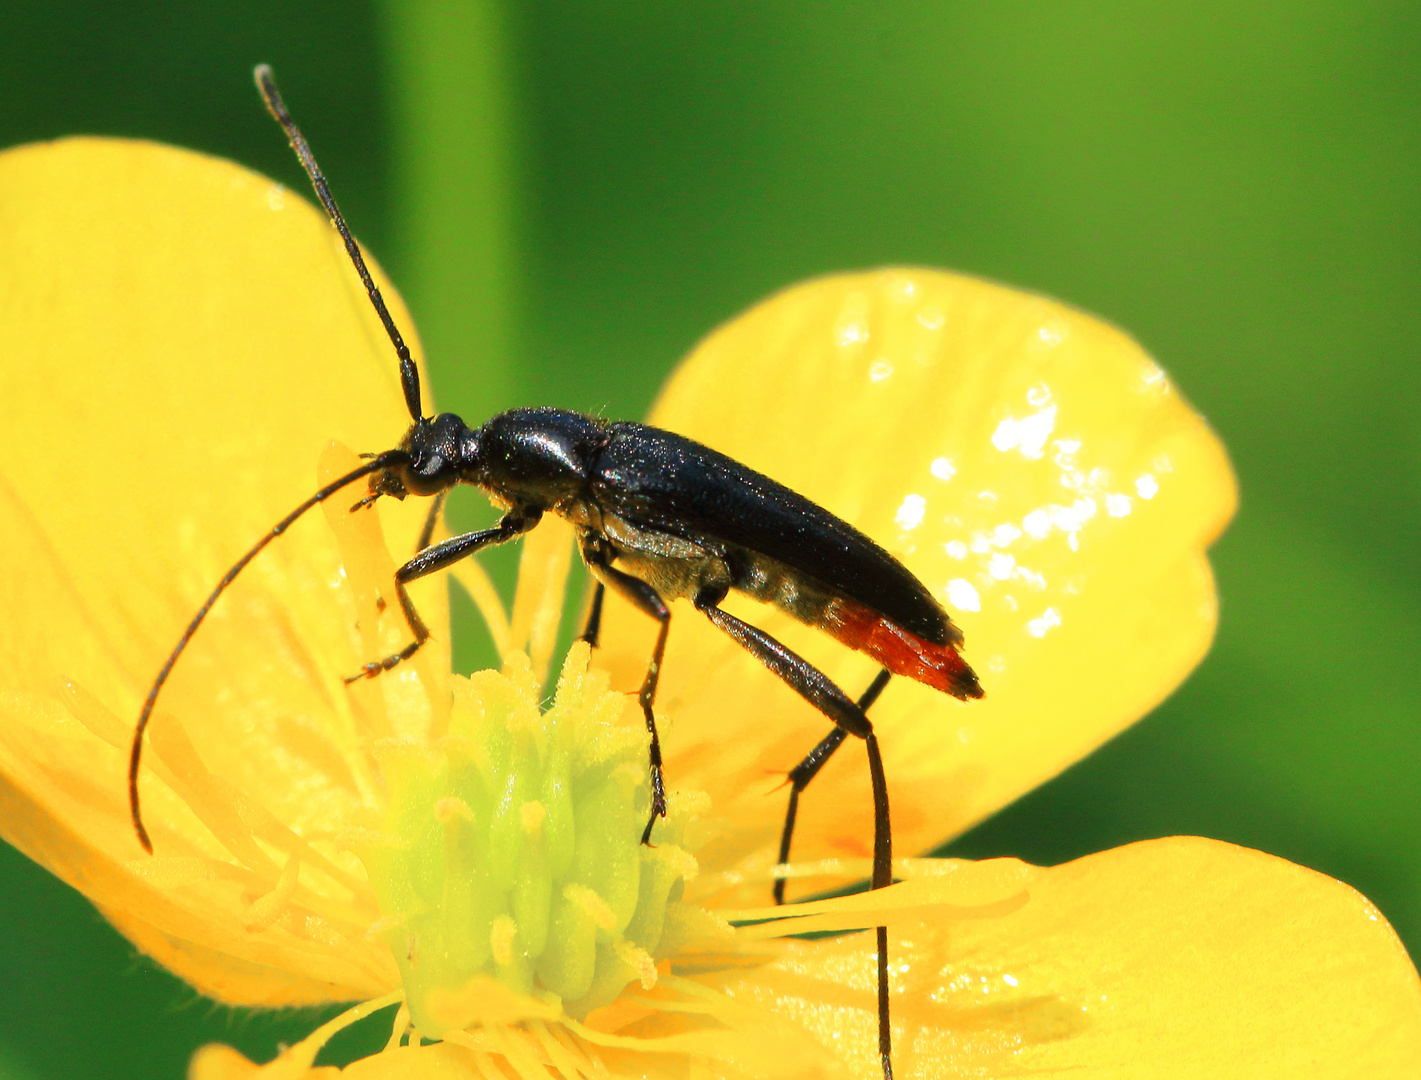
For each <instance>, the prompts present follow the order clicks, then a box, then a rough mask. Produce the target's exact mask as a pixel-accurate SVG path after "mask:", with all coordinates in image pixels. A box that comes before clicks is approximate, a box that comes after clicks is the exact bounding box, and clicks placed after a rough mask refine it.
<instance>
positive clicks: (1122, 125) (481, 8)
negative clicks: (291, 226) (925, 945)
mask: <svg viewBox="0 0 1421 1080" xmlns="http://www.w3.org/2000/svg"><path fill="white" fill-rule="evenodd" d="M0 28H3V34H0V88H2V90H3V92H0V100H2V101H3V108H0V144H12V143H18V142H24V141H29V140H34V139H43V138H49V137H52V136H56V135H61V134H67V133H76V132H89V133H102V134H113V135H128V136H142V137H145V138H153V139H161V140H164V141H167V142H172V143H177V144H180V145H184V146H189V147H193V148H196V149H200V150H205V151H209V152H212V153H215V154H220V155H223V156H226V157H230V158H233V159H236V160H237V161H240V162H244V163H246V164H248V165H250V166H252V167H254V168H256V169H259V170H261V171H263V172H265V173H268V174H271V175H274V176H276V177H278V178H280V179H282V180H283V181H285V182H287V183H288V184H290V185H291V186H292V187H295V188H297V189H299V190H305V188H304V183H303V181H302V179H301V177H300V174H299V173H298V172H297V171H296V169H295V166H294V162H293V161H292V159H291V155H290V153H289V151H288V150H287V148H286V146H285V144H284V142H283V140H282V139H281V138H280V136H279V134H278V133H277V131H276V130H275V128H274V126H273V125H272V124H271V122H270V121H269V120H268V119H267V117H266V115H265V113H264V112H263V110H262V109H261V107H260V105H259V102H258V101H257V98H256V95H255V93H254V91H253V89H252V86H251V81H250V70H251V67H252V65H253V64H254V63H255V62H257V61H259V60H266V61H269V62H271V63H272V64H274V65H275V66H276V69H277V73H278V75H279V76H280V78H281V80H282V84H283V87H284V89H285V91H286V93H287V96H288V98H289V99H290V100H291V103H292V105H293V108H294V109H295V111H296V114H297V116H298V118H299V119H300V121H301V122H302V124H303V125H304V127H305V128H306V130H307V132H308V134H309V135H310V137H311V139H312V142H313V144H314V146H315V148H316V150H317V153H318V154H319V155H320V158H321V161H322V164H323V166H324V167H325V169H326V171H327V172H328V173H329V174H330V175H331V176H332V177H333V178H334V183H335V185H336V190H337V193H338V195H339V197H340V199H341V202H342V204H343V206H344V207H345V209H346V211H347V214H348V216H349V217H350V218H351V220H352V223H353V225H354V227H355V230H356V231H357V232H358V233H359V234H360V235H361V236H362V238H363V239H364V240H365V242H366V243H367V244H368V245H369V246H370V247H371V248H372V249H373V250H374V251H375V253H376V254H377V255H378V256H379V257H380V258H381V259H382V260H383V261H384V263H385V265H386V266H387V268H388V269H389V270H390V271H391V272H392V274H393V276H394V278H395V280H396V281H397V282H399V283H400V284H401V286H402V288H403V290H404V292H405V295H406V296H407V298H408V299H409V301H410V303H411V306H412V307H413V309H414V311H415V314H416V316H417V318H418V320H419V323H420V328H421V331H422V334H423V336H424V340H425V343H426V345H427V346H428V348H429V352H430V368H431V370H432V372H433V380H434V384H435V388H436V391H437V393H438V396H439V403H440V405H441V406H443V407H446V408H453V409H456V410H458V411H460V412H462V413H464V414H465V415H466V416H467V417H470V418H478V417H481V416H483V415H485V414H486V413H487V412H489V411H490V410H491V409H493V408H495V407H498V406H503V405H509V404H514V403H523V404H557V405H566V406H574V407H581V408H587V409H597V410H602V411H604V412H605V413H607V414H609V415H621V416H629V417H635V416H638V415H640V414H641V413H642V412H643V411H644V410H645V408H646V407H647V405H648V404H649V402H650V400H651V397H652V395H653V393H654V391H655V389H656V386H657V384H658V382H659V380H660V378H661V376H662V374H663V373H664V372H665V371H666V370H667V369H668V368H669V367H670V365H671V364H672V363H673V362H674V361H675V359H676V358H677V357H678V356H679V355H681V354H682V353H683V352H684V351H685V350H686V349H687V348H688V347H689V346H690V345H691V344H692V343H693V342H694V341H695V340H696V339H697V338H698V337H699V336H700V335H702V334H703V333H705V332H706V331H707V330H708V329H710V328H711V327H712V326H714V325H715V324H717V323H718V322H720V321H722V320H724V319H726V318H727V317H729V316H731V315H733V314H734V313H735V312H737V311H738V310H740V309H741V308H743V307H745V306H746V305H748V304H749V303H751V302H752V301H754V300H756V299H757V298H760V297H762V296H764V295H766V294H767V293H769V292H770V291H772V290H774V289H777V288H779V287H781V286H783V285H785V284H787V283H789V282H792V281H795V280H798V279H800V278H803V277H806V276H808V275H812V274H818V273H822V272H826V271H831V270H840V269H848V268H855V267H864V266H870V265H874V264H880V263H888V262H896V263H923V264H931V265H939V266H947V267H955V268H959V269H963V270H967V271H970V272H973V273H977V274H981V275H985V276H988V277H992V278H996V279H999V280H1002V281H1005V282H1009V283H1013V284H1017V285H1021V286H1025V287H1027V288H1030V289H1035V290H1039V291H1042V292H1046V293H1050V294H1053V295H1055V296H1058V297H1060V298H1062V299H1065V300H1067V301H1070V302H1072V303H1074V304H1077V305H1079V306H1081V307H1084V308H1087V309H1089V310H1092V311H1095V312H1097V313H1099V314H1101V315H1103V316H1105V317H1106V318H1108V319H1110V320H1112V321H1114V322H1116V323H1118V324H1120V325H1122V326H1124V327H1126V328H1127V329H1129V330H1130V331H1131V332H1133V333H1134V334H1135V335H1136V336H1137V337H1138V338H1139V339H1140V340H1141V341H1142V342H1143V343H1144V344H1145V346H1146V347H1147V348H1149V349H1150V350H1151V351H1152V352H1154V353H1155V354H1156V356H1158V358H1159V359H1160V360H1161V362H1162V363H1164V364H1165V366H1166V367H1167V368H1168V369H1169V370H1170V371H1171V372H1172V373H1173V374H1174V376H1175V377H1176V379H1177V381H1178V383H1179V384H1180V385H1181V387H1182V388H1183V390H1184V392H1185V393H1186V394H1187V395H1188V396H1189V397H1190V398H1191V399H1192V400H1193V402H1194V403H1195V404H1196V405H1197V406H1198V407H1199V408H1200V409H1201V410H1202V411H1203V412H1204V413H1206V414H1207V415H1208V416H1209V418H1210V419H1211V421H1212V422H1213V424H1214V425H1215V426H1216V427H1217V429H1218V430H1219V431H1220V432H1221V433H1222V435H1223V437H1224V439H1225V440H1226V441H1227V443H1228V445H1229V448H1230V451H1231V453H1232V454H1233V458H1234V461H1235V463H1236V465H1237V468H1238V472H1239V476H1240V480H1241V486H1242V491H1243V508H1242V511H1241V513H1240V515H1239V518H1238V520H1237V521H1236V522H1235V524H1234V525H1233V527H1232V528H1231V529H1230V531H1229V533H1228V534H1227V535H1226V537H1225V538H1224V539H1223V541H1222V542H1221V543H1220V544H1219V546H1218V548H1217V549H1216V566H1217V569H1218V575H1219V581H1220V588H1221V592H1222V597H1223V621H1222V626H1221V629H1220V633H1219V639H1218V643H1217V645H1216V646H1215V648H1214V651H1213V653H1212V655H1211V656H1210V657H1209V659H1208V660H1207V661H1206V662H1205V664H1204V665H1203V667H1202V668H1200V670H1199V671H1198V672H1197V673H1196V674H1195V676H1194V677H1193V678H1192V679H1191V680H1190V681H1189V683H1188V684H1187V685H1186V686H1185V687H1184V688H1183V689H1182V690H1180V691H1179V692H1178V693H1177V694H1176V695H1175V696H1174V698H1173V699H1171V700H1170V701H1169V702H1168V703H1167V704H1165V705H1164V706H1163V707H1162V708H1161V709H1159V710H1158V711H1157V712H1156V713H1155V714H1154V715H1152V716H1151V717H1149V718H1148V719H1146V720H1145V721H1144V722H1143V723H1141V724H1140V725H1139V726H1138V727H1136V728H1135V729H1133V730H1132V731H1131V732H1129V733H1127V734H1126V735H1124V736H1123V737H1121V738H1120V739H1118V740H1116V741H1115V742H1113V743H1112V744H1110V745H1109V746H1107V747H1105V748H1104V749H1103V750H1101V751H1100V752H1098V753H1097V754H1095V755H1094V756H1093V757H1091V758H1090V759H1088V760H1087V761H1084V762H1082V763H1081V764H1079V765H1078V766H1076V767H1075V768H1074V769H1072V770H1070V771H1069V772H1067V773H1066V774H1065V775H1064V776H1062V777H1060V778H1059V779H1057V780H1056V781H1055V782H1053V783H1051V784H1049V785H1047V786H1046V787H1044V788H1042V789H1040V790H1038V791H1036V792H1034V793H1033V794H1031V795H1029V796H1027V797H1026V798H1025V799H1023V800H1022V801H1021V802H1020V803H1018V804H1017V805H1015V806H1013V807H1011V808H1009V809H1008V810H1006V811H1005V812H1003V813H1002V814H1001V815H999V816H998V817H997V818H996V819H994V820H992V821H990V822H988V823H987V824H985V825H983V826H982V827H981V828H979V829H977V830H976V831H975V832H973V833H972V834H970V835H968V836H966V837H964V838H962V839H961V840H960V841H958V842H957V843H956V844H955V845H953V847H952V848H951V849H950V850H951V851H952V852H953V853H955V854H963V855H971V856H986V855H997V854H1012V855H1018V856H1021V857H1023V858H1026V859H1029V860H1032V861H1036V862H1043V863H1053V862H1060V861H1063V860H1066V859H1070V858H1073V857H1075V856H1078V855H1082V854H1085V853H1087V852H1091V851H1095V850H1098V849H1101V848H1107V847H1111V846H1114V845H1117V844H1121V843H1125V842H1128V841H1131V840H1136V839H1140V838H1143V837H1152V836H1160V835H1167V834H1172V833H1199V834H1204V835H1207V836H1214V837H1219V838H1222V839H1226V840H1231V841H1234V842H1237V843H1241V844H1247V845H1250V846H1253V847H1258V848H1262V849H1264V850H1266V851H1270V852H1273V853H1275V854H1278V855H1281V856H1284V857H1286V858H1289V859H1292V860H1294V861H1297V862H1300V863H1305V864H1307V865H1309V866H1312V867H1316V868H1317V869H1319V870H1322V871H1324V872H1326V873H1328V874H1332V875H1334V876H1336V877H1339V878H1341V879H1342V880H1344V881H1347V882H1350V883H1351V884H1353V885H1355V886H1356V887H1357V888H1359V889H1361V890H1362V891H1363V892H1365V893H1366V894H1367V895H1368V896H1370V897H1371V898H1372V899H1373V900H1374V901H1375V902H1376V903H1377V904H1378V905H1379V906H1380V907H1381V909H1382V911H1383V912H1384V913H1385V914H1386V915H1387V916H1388V917H1389V918H1390V919H1391V920H1392V922H1393V923H1394V924H1395V926H1396V927H1397V929H1398V931H1399V932H1400V933H1401V935H1402V936H1403V938H1404V939H1406V940H1407V941H1408V943H1409V945H1410V947H1411V949H1412V951H1413V953H1415V951H1416V949H1417V948H1418V945H1421V786H1418V773H1421V725H1418V722H1417V721H1418V716H1417V714H1418V704H1421V664H1418V660H1417V658H1418V655H1421V565H1418V559H1417V556H1418V553H1419V552H1421V509H1418V496H1421V431H1418V425H1417V422H1416V414H1417V410H1418V407H1421V367H1419V366H1418V355H1417V315H1418V312H1417V308H1418V299H1421V289H1418V286H1421V175H1418V173H1421V7H1418V6H1417V5H1415V4H1414V3H1403V2H1398V0H1360V2H1359V0H1333V2H1312V3H1285V2H1273V3H1269V2H1260V0H1228V2H1222V0H1203V2H1198V3H1193V4H1190V5H1139V4H1132V3H1125V2H1095V3H1021V2H997V3H992V4H980V3H966V2H950V3H949V2H944V0H936V2H930V0H913V2H904V0H899V2H893V3H882V2H880V3H869V2H867V0H864V2H860V0H852V2H850V0H838V2H829V0H815V2H806V0H775V2H768V3H767V2H761V3H754V4H750V3H736V2H728V0H612V2H607V3H603V4H587V3H574V2H568V0H529V2H526V3H523V4H512V3H508V4H498V3H490V2H488V0H477V2H475V0H468V2H465V3H455V2H452V0H448V2H442V3H429V2H425V0H410V2H407V3H396V2H395V0H386V3H385V4H384V5H381V4H378V3H377V4H374V5H373V6H372V5H371V4H370V3H364V2H352V0H344V2H339V3H337V2H334V0H302V2H289V3H237V2H233V0H206V2H202V3H198V2H189V3H179V2H175V0H166V2H163V0H152V2H146V3H142V4H137V3H114V2H113V0H44V2H42V3H41V2H36V0H7V2H6V4H5V6H4V13H3V16H0ZM0 255H3V253H0ZM21 359H22V358H11V359H10V360H9V361H7V362H11V363H13V362H20V360H21ZM455 513H456V516H460V517H464V518H467V519H471V518H472V516H473V515H475V514H476V510H475V509H474V508H473V506H472V504H470V505H467V506H461V507H457V508H456V510H455ZM460 647H461V653H462V655H463V656H464V657H465V659H466V660H467V659H469V658H471V657H474V656H475V655H476V654H477V652H478V651H479V649H480V645H479V642H478V641H477V639H476V635H471V636H470V637H469V638H468V639H467V641H466V642H461V646H460ZM1082 675H1083V676H1084V677H1091V675H1092V673H1089V672H1083V673H1082ZM1098 677H1099V678H1109V677H1110V671H1109V669H1108V666H1107V667H1103V669H1102V671H1101V672H1099V673H1098ZM328 1014H329V1013H326V1014H319V1015H328ZM316 1015H317V1014H307V1015H291V1014H283V1015H277V1016H272V1015H260V1016H252V1015H248V1014H243V1013H234V1012H232V1011H229V1010H224V1009H220V1008H217V1007H215V1006H213V1005H212V1004H211V1003H209V1002H206V1001H203V1000H201V999H197V998H195V997H194V995H192V994H191V992H190V991H187V990H186V989H184V988H183V987H182V986H181V984H179V983H177V982H176V981H175V980H173V979H172V978H170V977H169V976H167V975H165V974H164V973H162V972H160V971H158V970H156V969H154V968H153V967H152V966H151V965H150V964H148V963H146V962H145V961H143V960H141V959H139V958H136V957H135V956H134V954H133V951H132V949H131V948H129V947H128V946H127V944H126V943H125V942H123V941H122V939H120V938H118V936H117V935H116V934H114V933H113V932H112V931H111V930H109V929H108V927H107V926H106V924H104V923H103V922H102V920H100V919H99V918H98V916H97V915H96V914H95V913H94V911H93V909H92V908H90V907H89V905H88V904H87V902H86V901H84V900H82V899H81V898H80V897H78V896H77V895H75V894H73V893H71V892H70V891H69V890H67V889H66V888H65V887H63V886H60V885H59V884H57V883H56V882H55V881H54V880H52V879H50V878H49V877H48V876H47V875H46V874H45V873H44V872H43V871H40V870H38V869H37V868H35V867H34V866H32V865H31V864H29V863H28V862H27V861H26V860H25V859H24V858H23V857H21V856H19V855H18V854H16V853H15V852H14V851H12V850H10V849H8V848H0V1076H8V1075H14V1076H16V1077H69V1076H80V1075H83V1076H107V1075H113V1076H138V1075H151V1076H173V1077H176V1076H180V1075H181V1074H182V1071H183V1068H184V1063H185V1062H186V1059H187V1057H188V1055H189V1054H190V1053H191V1051H192V1049H193V1048H194V1047H195V1046H196V1045H198V1044H199V1043H201V1042H204V1041H208V1040H211V1039H222V1040H224V1041H228V1042H232V1043H235V1044H236V1045H238V1046H239V1047H240V1048H242V1049H243V1050H244V1051H245V1052H246V1053H248V1054H249V1055H252V1056H254V1057H257V1058H258V1059H261V1060H264V1059H266V1058H268V1057H270V1056H271V1055H272V1054H273V1053H274V1052H275V1048H276V1045H277V1043H278V1042H280V1041H287V1042H290V1041H294V1040H296V1039H297V1038H299V1037H301V1036H302V1035H303V1034H305V1033H306V1032H308V1031H309V1030H310V1028H311V1026H312V1021H313V1017H314V1016H316ZM379 1026H380V1025H378V1024H377V1025H374V1027H372V1028H371V1029H370V1030H366V1031H357V1032H356V1033H354V1034H352V1035H348V1036H345V1037H343V1038H342V1039H341V1040H338V1042H337V1044H336V1045H334V1046H333V1047H332V1048H331V1049H330V1051H329V1052H328V1053H327V1054H326V1055H325V1057H323V1059H322V1060H323V1061H339V1060H342V1059H343V1058H347V1057H349V1056H350V1055H352V1054H354V1053H356V1052H359V1051H362V1050H365V1049H369V1048H373V1045H374V1044H376V1043H380V1042H383V1036H382V1034H381V1033H380V1031H378V1030H376V1028H378V1027H379ZM386 1033H388V1028H386Z"/></svg>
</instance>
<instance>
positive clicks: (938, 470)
mask: <svg viewBox="0 0 1421 1080" xmlns="http://www.w3.org/2000/svg"><path fill="white" fill-rule="evenodd" d="M928 472H930V473H932V474H933V475H934V476H936V477H937V478H938V479H939V480H951V479H952V478H953V477H954V476H956V475H957V466H956V465H954V464H953V463H952V461H951V459H950V458H945V457H940V458H933V463H932V464H931V465H929V466H928Z"/></svg>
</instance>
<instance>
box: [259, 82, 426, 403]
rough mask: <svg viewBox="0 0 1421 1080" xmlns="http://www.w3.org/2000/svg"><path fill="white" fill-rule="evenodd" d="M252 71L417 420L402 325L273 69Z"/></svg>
mask: <svg viewBox="0 0 1421 1080" xmlns="http://www.w3.org/2000/svg"><path fill="white" fill-rule="evenodd" d="M252 74H253V76H254V77H255V78H256V81H257V89H258V90H259V91H261V96H262V100H263V101H265V102H266V107H267V111H268V112H270V113H271V115H272V116H273V117H275V118H276V122H277V123H278V124H280V125H281V130H282V131H284V132H286V137H287V139H289V140H290V141H291V149H293V150H295V151H296V156H297V157H298V158H300V159H301V167H302V168H303V169H305V170H306V175H307V176H309V177H310V178H311V186H312V187H314V188H315V189H316V197H317V198H318V199H320V200H321V205H322V206H324V207H325V208H326V213H327V214H329V215H330V219H331V224H332V225H334V226H335V227H336V231H337V232H339V233H340V238H341V239H342V240H343V241H345V250H346V253H347V254H349V255H350V261H351V262H353V263H354V264H355V272H356V273H357V274H359V275H360V280H361V281H362V282H364V283H365V291H366V292H367V293H369V294H370V302H371V303H372V304H374V305H375V311H376V313H377V314H379V316H380V321H381V322H382V323H384V324H385V333H387V334H389V335H390V342H391V344H393V345H394V346H395V355H397V356H398V357H399V358H400V385H401V386H402V387H403V388H404V391H405V405H406V406H407V407H408V408H409V411H410V417H411V419H413V420H416V421H418V420H419V419H421V417H422V416H423V414H422V413H421V412H420V408H419V369H418V368H417V367H415V364H414V360H413V359H412V358H411V357H410V350H409V346H407V345H406V344H405V339H404V338H403V337H401V336H400V331H399V328H398V327H397V326H395V320H394V319H392V318H391V317H390V311H389V309H388V308H387V307H385V298H384V297H383V296H381V295H380V288H379V286H378V285H376V284H375V279H374V278H372V277H371V276H370V271H369V270H368V269H367V268H366V266H365V258H364V256H362V255H361V254H360V245H359V244H357V243H356V242H355V238H354V237H353V236H351V235H350V227H349V226H347V225H346V223H345V218H344V217H342V216H341V212H340V208H339V207H338V206H336V201H335V198H334V197H333V196H332V195H331V189H330V185H329V184H327V183H326V177H325V174H324V173H322V172H321V167H320V166H319V165H317V164H316V158H315V156H314V155H313V154H312V153H311V147H310V145H309V144H308V143H307V142H306V137H305V136H304V135H302V134H301V129H300V128H298V127H297V126H296V122H295V121H294V120H292V119H291V114H290V113H289V112H287V111H286V102H284V101H282V100H281V92H280V91H279V90H277V88H276V80H275V79H274V78H273V77H272V74H271V68H270V67H269V66H268V65H266V64H258V65H257V68H256V71H254V72H253V73H252Z"/></svg>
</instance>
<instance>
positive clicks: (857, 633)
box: [824, 599, 982, 701]
mask: <svg viewBox="0 0 1421 1080" xmlns="http://www.w3.org/2000/svg"><path fill="white" fill-rule="evenodd" d="M824 630H825V631H826V632H828V633H829V634H831V635H833V636H834V637H835V638H837V639H838V640H839V641H842V642H843V643H844V644H845V645H847V646H848V647H849V648H851V649H854V650H856V651H858V652H861V653H867V654H868V655H869V656H871V657H873V658H874V659H875V660H877V661H878V662H879V663H880V664H882V665H883V666H884V667H885V668H886V669H887V670H889V671H891V672H892V673H893V674H894V675H902V676H905V677H906V678H909V679H912V680H913V681H914V682H920V683H922V684H923V685H924V686H931V687H932V688H933V689H934V690H941V691H942V692H943V693H945V694H951V695H952V696H953V697H955V698H960V699H962V700H964V701H965V700H967V699H968V698H979V697H981V696H982V687H981V685H980V684H979V683H978V682H977V674H976V672H974V671H973V670H972V668H971V667H969V666H968V664H967V661H966V660H964V659H962V656H961V655H960V654H959V653H958V651H957V649H956V648H954V647H953V646H952V645H951V644H947V645H934V644H933V643H932V642H930V641H924V640H923V639H922V638H920V637H918V635H917V634H914V633H911V632H909V631H907V630H904V629H903V628H902V627H901V626H899V625H898V624H897V623H895V622H893V621H892V620H891V619H886V618H884V617H883V616H882V615H879V614H878V613H877V612H875V611H870V610H869V609H868V608H866V607H863V606H862V605H860V604H855V603H853V602H852V601H848V600H843V599H837V600H835V601H834V603H833V604H831V605H830V608H829V612H828V617H827V618H826V619H825V620H824Z"/></svg>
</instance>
